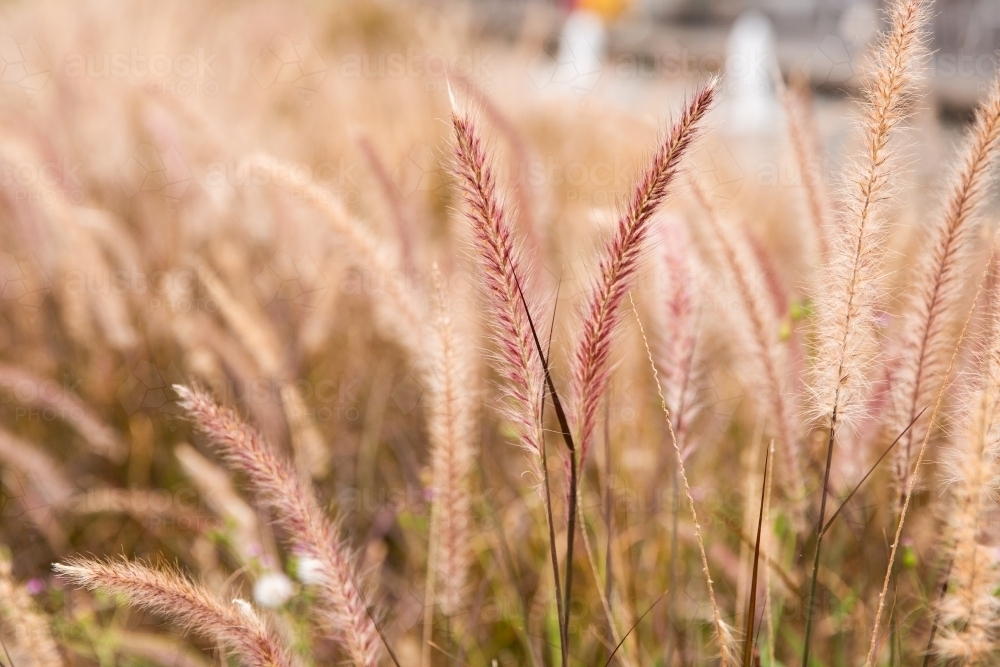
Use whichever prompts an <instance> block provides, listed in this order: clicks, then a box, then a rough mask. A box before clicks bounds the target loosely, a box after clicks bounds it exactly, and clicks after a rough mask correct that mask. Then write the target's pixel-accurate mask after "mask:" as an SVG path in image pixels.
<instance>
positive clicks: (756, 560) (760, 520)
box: [743, 440, 774, 667]
mask: <svg viewBox="0 0 1000 667" xmlns="http://www.w3.org/2000/svg"><path fill="white" fill-rule="evenodd" d="M773 446H774V441H773V440H772V441H771V443H770V444H769V445H768V448H767V451H766V452H765V453H764V480H763V482H762V483H761V485H760V514H759V515H758V517H757V541H756V543H755V544H754V547H753V576H752V577H751V579H750V602H749V603H748V605H747V629H746V634H745V640H744V642H743V667H750V660H751V656H752V654H753V644H754V640H753V624H754V619H755V618H756V616H757V571H758V567H759V565H760V533H761V529H762V528H763V527H764V493H765V492H766V491H767V467H768V464H769V463H770V462H771V447H773Z"/></svg>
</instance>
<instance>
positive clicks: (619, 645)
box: [604, 592, 666, 667]
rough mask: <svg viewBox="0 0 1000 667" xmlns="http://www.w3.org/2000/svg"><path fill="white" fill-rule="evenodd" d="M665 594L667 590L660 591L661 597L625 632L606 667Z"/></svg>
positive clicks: (606, 666) (605, 665) (605, 666)
mask: <svg viewBox="0 0 1000 667" xmlns="http://www.w3.org/2000/svg"><path fill="white" fill-rule="evenodd" d="M664 595H666V592H663V593H660V597H658V598H656V599H655V600H653V604H651V605H649V609H647V610H646V611H644V612H642V616H640V617H639V619H638V620H637V621H636V622H635V623H633V624H632V627H631V628H629V629H628V632H626V633H625V636H624V637H622V640H621V641H620V642H618V645H617V646H615V650H614V651H612V652H611V656H610V657H609V658H608V661H607V662H606V663H604V667H608V665H610V664H611V660H612V659H613V658H614V657H615V654H616V653H618V649H620V648H621V647H622V646H623V645H624V644H625V640H626V639H628V637H629V635H631V634H632V631H633V630H635V629H636V628H637V627H639V624H640V623H642V619H644V618H646V614H648V613H649V612H651V611H653V607H655V606H656V605H657V603H659V601H660V600H662V599H663V596H664Z"/></svg>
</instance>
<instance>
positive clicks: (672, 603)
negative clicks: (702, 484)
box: [665, 462, 681, 667]
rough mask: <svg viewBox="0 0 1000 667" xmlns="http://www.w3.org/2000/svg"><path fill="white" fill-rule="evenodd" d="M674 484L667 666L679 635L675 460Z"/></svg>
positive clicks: (678, 497) (678, 490) (678, 509)
mask: <svg viewBox="0 0 1000 667" xmlns="http://www.w3.org/2000/svg"><path fill="white" fill-rule="evenodd" d="M673 469H674V484H673V507H672V508H671V518H672V521H671V524H672V525H671V534H670V600H669V601H668V602H667V616H668V617H669V618H670V636H669V637H668V639H667V661H666V663H665V664H666V666H667V667H673V664H674V639H675V637H676V635H677V622H676V616H675V614H674V611H675V608H676V601H677V595H676V590H675V589H676V581H677V547H678V543H677V542H678V540H677V530H678V528H679V524H680V517H679V515H680V502H681V489H680V479H679V475H678V468H677V463H676V462H674V465H673Z"/></svg>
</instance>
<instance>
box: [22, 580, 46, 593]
mask: <svg viewBox="0 0 1000 667" xmlns="http://www.w3.org/2000/svg"><path fill="white" fill-rule="evenodd" d="M25 588H27V589H28V592H29V593H31V594H32V595H38V594H39V593H41V592H42V591H44V590H45V582H44V581H43V580H42V579H39V578H38V577H35V578H34V579H29V580H28V583H27V584H25Z"/></svg>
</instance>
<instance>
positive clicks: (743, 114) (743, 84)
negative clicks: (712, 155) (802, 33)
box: [723, 11, 780, 137]
mask: <svg viewBox="0 0 1000 667" xmlns="http://www.w3.org/2000/svg"><path fill="white" fill-rule="evenodd" d="M776 71H777V60H776V59H775V47H774V32H773V30H772V29H771V22H770V21H769V20H768V19H767V17H766V16H764V15H763V14H761V13H760V12H756V11H748V12H745V13H743V14H742V15H741V16H740V17H739V18H738V19H737V20H736V23H734V24H733V28H732V31H731V32H730V33H729V41H728V43H727V45H726V71H725V74H724V78H723V84H724V87H723V100H724V105H725V111H726V114H725V115H726V124H725V128H724V129H725V131H726V133H727V134H730V135H735V136H749V137H761V136H770V135H773V134H774V133H775V132H776V130H777V128H778V127H779V125H780V124H779V123H778V122H777V119H778V117H779V104H778V99H777V95H776V94H775V90H774V79H773V77H774V75H775V72H776Z"/></svg>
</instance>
